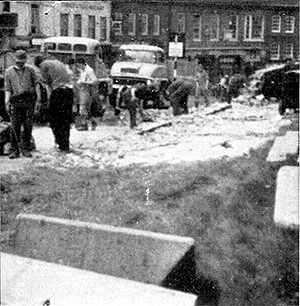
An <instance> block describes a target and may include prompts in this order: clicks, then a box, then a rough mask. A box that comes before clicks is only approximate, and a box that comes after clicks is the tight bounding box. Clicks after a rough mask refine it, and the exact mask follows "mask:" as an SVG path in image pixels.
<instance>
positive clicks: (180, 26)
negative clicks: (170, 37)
mask: <svg viewBox="0 0 300 306" xmlns="http://www.w3.org/2000/svg"><path fill="white" fill-rule="evenodd" d="M177 33H185V14H184V13H178V14H177Z"/></svg>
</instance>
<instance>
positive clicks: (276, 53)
mask: <svg viewBox="0 0 300 306" xmlns="http://www.w3.org/2000/svg"><path fill="white" fill-rule="evenodd" d="M270 52H271V54H270V57H271V60H279V58H280V45H279V43H277V42H273V43H272V44H271V49H270Z"/></svg>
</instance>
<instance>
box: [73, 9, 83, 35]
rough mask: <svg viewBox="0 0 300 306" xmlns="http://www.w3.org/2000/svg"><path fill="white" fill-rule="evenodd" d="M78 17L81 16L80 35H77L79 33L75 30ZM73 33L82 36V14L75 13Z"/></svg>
mask: <svg viewBox="0 0 300 306" xmlns="http://www.w3.org/2000/svg"><path fill="white" fill-rule="evenodd" d="M77 17H80V35H77V33H76V32H75V31H76V30H77V29H76V18H77ZM73 27H74V29H73V33H74V36H76V37H82V15H81V14H74V19H73Z"/></svg>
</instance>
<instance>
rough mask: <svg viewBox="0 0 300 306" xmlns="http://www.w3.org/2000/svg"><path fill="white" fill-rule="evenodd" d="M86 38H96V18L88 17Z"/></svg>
mask: <svg viewBox="0 0 300 306" xmlns="http://www.w3.org/2000/svg"><path fill="white" fill-rule="evenodd" d="M88 37H90V38H95V37H96V17H95V16H89V19H88Z"/></svg>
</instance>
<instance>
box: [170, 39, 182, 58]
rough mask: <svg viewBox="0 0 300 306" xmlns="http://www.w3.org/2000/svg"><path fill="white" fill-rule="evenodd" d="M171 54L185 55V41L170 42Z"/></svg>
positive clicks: (176, 55)
mask: <svg viewBox="0 0 300 306" xmlns="http://www.w3.org/2000/svg"><path fill="white" fill-rule="evenodd" d="M169 56H170V57H183V42H169Z"/></svg>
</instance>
